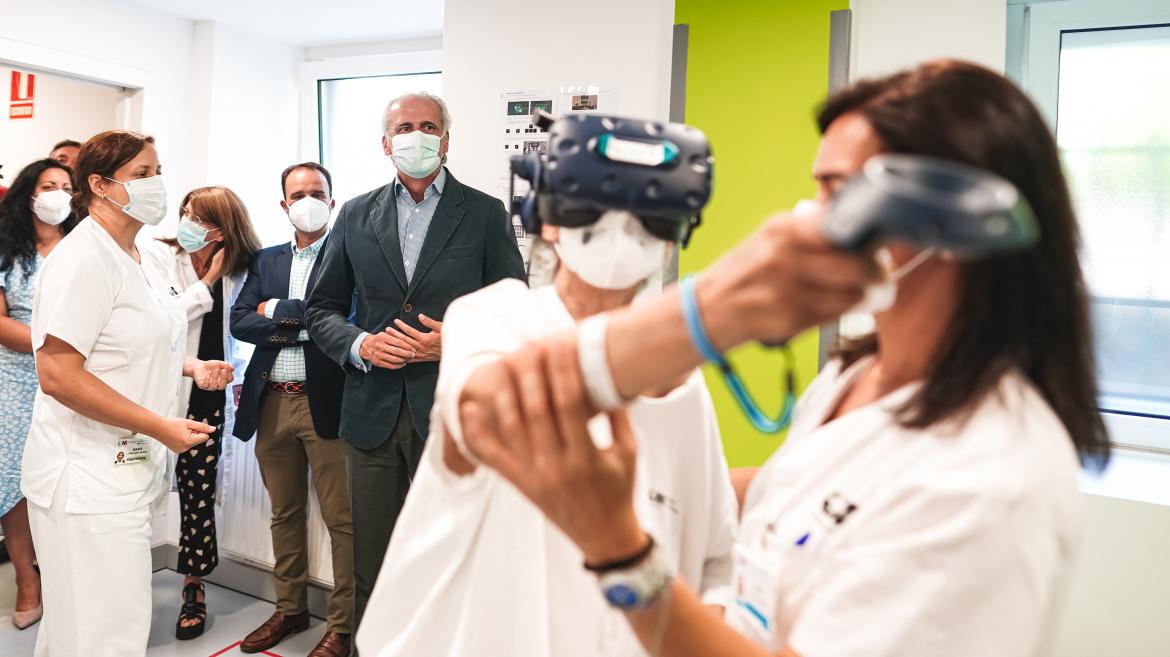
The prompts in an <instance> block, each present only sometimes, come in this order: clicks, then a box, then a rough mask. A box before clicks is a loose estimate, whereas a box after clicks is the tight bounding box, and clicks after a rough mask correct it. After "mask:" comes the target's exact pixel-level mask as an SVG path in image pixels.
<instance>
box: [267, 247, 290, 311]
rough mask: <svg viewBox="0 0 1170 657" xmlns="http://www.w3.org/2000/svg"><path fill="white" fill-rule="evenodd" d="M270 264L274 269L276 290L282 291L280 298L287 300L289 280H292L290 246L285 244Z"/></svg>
mask: <svg viewBox="0 0 1170 657" xmlns="http://www.w3.org/2000/svg"><path fill="white" fill-rule="evenodd" d="M272 264H273V266H275V267H276V288H277V289H278V290H283V291H284V293H283V294H281V295H280V298H281V299H287V298H288V286H289V282H290V281H289V279H291V278H292V245H291V244H288V243H286V244H285V245H284V247H283V248H281V249H280V253H277V254H276V261H275V262H273V263H272Z"/></svg>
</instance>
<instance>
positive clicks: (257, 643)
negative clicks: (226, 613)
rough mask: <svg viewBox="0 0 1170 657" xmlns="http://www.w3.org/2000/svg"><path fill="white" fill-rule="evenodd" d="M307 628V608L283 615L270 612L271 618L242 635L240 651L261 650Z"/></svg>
mask: <svg viewBox="0 0 1170 657" xmlns="http://www.w3.org/2000/svg"><path fill="white" fill-rule="evenodd" d="M307 629H309V612H308V610H305V611H302V612H301V613H299V614H294V615H292V616H285V615H284V614H282V613H280V612H279V611H278V612H276V613H275V614H272V618H269V619H268V620H266V621H264V624H263V625H261V626H260V627H258V628H256V629H255V630H253V631H252V633H251V634H249V635H248V636H246V637H244V642H243V643H241V644H240V652H248V653H253V652H263V651H265V650H268V649H269V648H272V647H273V646H275V645H276V644H278V643H280V642H281V641H283V640H284V638H285V637H287V636H289V635H292V634H296V633H297V632H304V631H305V630H307Z"/></svg>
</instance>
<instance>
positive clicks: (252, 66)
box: [176, 21, 304, 245]
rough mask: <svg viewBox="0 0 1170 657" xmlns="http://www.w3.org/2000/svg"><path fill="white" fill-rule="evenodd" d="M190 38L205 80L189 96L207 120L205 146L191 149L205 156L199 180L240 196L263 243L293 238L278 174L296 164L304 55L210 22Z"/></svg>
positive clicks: (202, 23)
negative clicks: (281, 205) (203, 107)
mask: <svg viewBox="0 0 1170 657" xmlns="http://www.w3.org/2000/svg"><path fill="white" fill-rule="evenodd" d="M195 35H196V43H197V45H198V48H197V53H198V57H197V61H198V64H199V66H200V67H202V68H203V69H205V71H206V72H205V73H203V75H206V77H207V82H206V83H205V84H202V85H198V86H197V87H196V88H197V89H199V91H198V92H197V93H196V96H197V98H196V99H195V100H196V103H197V104H199V105H200V106H202V105H206V112H205V114H204V115H203V116H202V117H200V118H201V120H204V121H206V133H205V134H206V135H207V149H206V151H205V153H199V154H197V156H200V155H201V156H205V157H206V169H205V174H204V179H205V181H206V182H205V183H204V184H208V185H224V186H227V187H229V188H231V190H232V191H234V192H235V193H237V194H239V196H240V198H242V199H243V201H244V205H245V206H247V208H248V211H249V213H250V215H251V218H252V223H253V225H254V226H255V227H256V230H257V232H258V233H259V234H260V238H261V240H262V241H263V242H264V244H265V245H272V244H276V243H278V242H283V241H285V240H289V239H292V229H291V228H290V226H289V222H288V217H287V215H285V214H284V211H283V210H281V209H280V201H281V200H282V198H283V196H282V194H281V191H280V172H281V171H283V170H284V168H285V167H287V166H288V165H290V164H294V163H296V162H298V161H299V160H298V159H297V153H298V150H299V144H298V141H297V139H298V134H299V133H298V128H299V126H298V117H299V112H300V93H299V89H298V85H299V82H300V64H301V61H302V60H303V57H304V53H303V51H302V49H301V48H298V47H291V46H287V45H284V44H279V43H276V42H273V41H268V40H266V39H263V38H260V37H256V36H254V35H249V34H246V33H242V32H240V31H239V30H236V29H234V28H231V27H228V26H225V25H222V24H217V23H212V22H208V21H200V22H198V23H196V24H195ZM201 109H202V107H201ZM177 191H178V190H176V192H177ZM177 200H178V198H177V197H176V201H177Z"/></svg>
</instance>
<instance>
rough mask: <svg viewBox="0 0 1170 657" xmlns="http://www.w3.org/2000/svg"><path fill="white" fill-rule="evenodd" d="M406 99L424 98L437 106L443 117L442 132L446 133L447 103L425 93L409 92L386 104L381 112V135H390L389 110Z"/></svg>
mask: <svg viewBox="0 0 1170 657" xmlns="http://www.w3.org/2000/svg"><path fill="white" fill-rule="evenodd" d="M407 98H426V99H427V100H429V101H431V102H432V103H434V104H436V105H438V106H439V112H440V113H441V114H442V115H443V119H442V120H443V125H442V128H443V132H447V131H448V130H450V129H451V112H450V111H449V110H448V109H447V103H445V102H443V99H442V98H439V97H438V96H436V95H435V94H432V93H429V92H426V91H411V92H409V93H405V94H402V95H401V96H399V97H397V98H395V99H393V100H391V101H390V102H388V103H386V109H385V110H384V111H383V112H382V134H384V135H388V134H390V108H391V107H394V105H396V104H398V103H399V102H401V101H403V100H406V99H407Z"/></svg>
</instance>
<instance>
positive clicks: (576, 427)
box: [459, 341, 646, 563]
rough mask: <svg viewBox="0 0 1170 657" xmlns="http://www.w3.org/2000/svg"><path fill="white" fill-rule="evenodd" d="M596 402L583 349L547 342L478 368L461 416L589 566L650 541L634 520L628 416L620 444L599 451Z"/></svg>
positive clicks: (495, 464) (480, 455) (475, 445)
mask: <svg viewBox="0 0 1170 657" xmlns="http://www.w3.org/2000/svg"><path fill="white" fill-rule="evenodd" d="M554 373H555V375H554ZM586 400H587V397H586V393H585V388H584V383H583V381H582V379H581V374H580V371H579V369H578V365H577V350H576V345H575V343H573V342H570V341H553V342H542V343H539V344H536V345H532V346H531V347H530V348H526V349H525V350H524V351H521V352H518V353H515V354H512V355H510V356H507V357H505V358H503V359H501V360H500V361H497V362H494V363H491V364H489V365H485V366H484V367H482V368H480V369H479V370H477V371H476V373H475V374H473V375H472V377H471V378H470V379H469V381H468V383H467V386H466V387H465V388H464V392H463V395H462V397H461V402H460V407H459V417H460V423H461V425H462V427H463V435H464V441H465V442H466V444H467V447H468V449H469V450H470V451H471V452H472V454H473V455H475V457H476V458H477V459H479V460H480V461H481V462H482V463H483V464H484V465H486V466H488V467H490V468H493V469H494V470H496V471H497V472H499V473H500V474H501V475H502V476H503V477H505V478H506V479H508V480H509V481H510V482H512V484H513V485H514V486H516V488H517V489H518V490H520V492H521V493H523V494H524V495H525V496H526V497H528V498H529V499H530V500H532V502H533V503H534V504H536V506H537V507H539V508H540V510H541V511H543V512H544V514H545V515H546V516H548V518H549V520H551V521H552V522H553V523H554V524H556V525H557V526H558V527H560V528H561V530H562V531H564V532H565V534H566V535H568V536H569V538H570V539H572V540H573V542H575V543H576V544H577V545H578V547H580V548H581V550H582V552H583V553H584V555H585V557H586V560H587V561H588V562H590V563H604V562H607V561H613V560H615V559H622V558H626V557H629V556H630V555H632V554H635V553H637V552H638V551H639V550H640V549H641V548H642V547H644V546H645V543H646V537H645V534H644V532H643V531H642V530H641V528H640V527H639V524H638V520H637V517H636V516H635V514H634V500H633V496H634V476H635V472H636V461H637V441H636V439H635V437H634V433H633V429H632V427H631V426H630V423H629V419H628V418H627V417H626V414H625V413H624V412H620V413H616V414H611V415H610V416H609V420H610V423H611V425H612V427H613V444H612V445H611V446H610V447H608V448H606V449H604V450H602V449H598V448H597V447H596V445H594V443H593V439H592V437H591V436H590V435H589V431H588V430H587V428H586V424H587V422H588V420H589V418H590V416H591V415H592V412H593V411H592V409H591V408H590V407H589V406H588V403H587V401H586Z"/></svg>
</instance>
